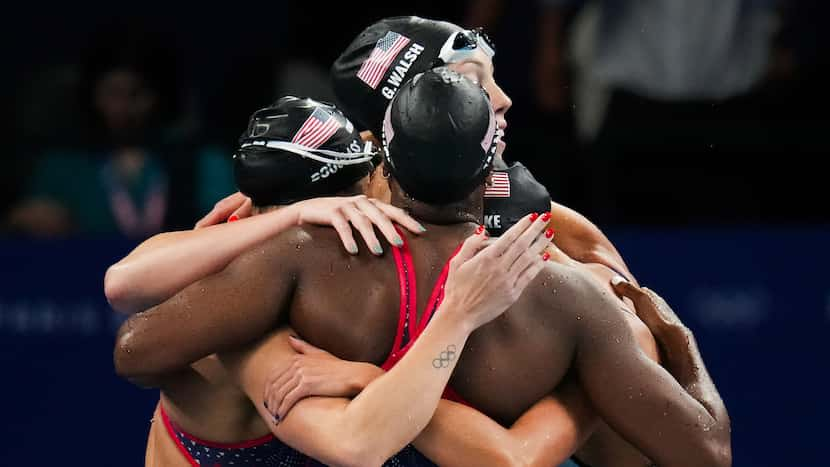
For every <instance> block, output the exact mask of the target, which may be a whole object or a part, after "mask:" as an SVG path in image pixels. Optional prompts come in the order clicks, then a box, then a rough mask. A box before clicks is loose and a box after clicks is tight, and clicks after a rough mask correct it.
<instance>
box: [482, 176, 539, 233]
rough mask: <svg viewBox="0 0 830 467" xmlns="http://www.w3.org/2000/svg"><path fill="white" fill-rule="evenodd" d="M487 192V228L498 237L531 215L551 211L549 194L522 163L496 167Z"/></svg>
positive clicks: (485, 204)
mask: <svg viewBox="0 0 830 467" xmlns="http://www.w3.org/2000/svg"><path fill="white" fill-rule="evenodd" d="M490 180H491V183H490V185H489V186H488V187H487V189H486V190H485V191H484V226H485V227H486V228H487V231H488V232H489V233H490V235H492V236H493V237H498V236H500V235H501V234H503V233H504V232H506V231H507V229H509V228H510V227H513V225H515V224H516V223H517V222H519V221H520V220H522V219H523V218H524V217H525V216H527V215H528V214H530V213H534V212H536V213H540V214H541V213H543V212H547V211H550V201H551V199H550V194H549V193H548V190H547V188H545V186H544V185H542V184H541V183H539V182H537V181H536V179H535V178H534V177H533V175H532V174H531V173H530V171H529V170H527V167H525V166H524V165H522V164H521V163H519V162H514V163H513V164H511V165H509V166H508V165H505V164H501V166H499V164H494V166H493V171H492V172H490Z"/></svg>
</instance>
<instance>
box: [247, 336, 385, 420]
mask: <svg viewBox="0 0 830 467" xmlns="http://www.w3.org/2000/svg"><path fill="white" fill-rule="evenodd" d="M289 343H290V344H291V347H292V348H293V349H294V350H295V351H296V352H297V355H295V356H294V357H293V362H292V363H291V366H289V367H288V368H287V369H285V370H283V371H282V372H279V373H275V374H273V375H272V376H271V378H269V380H268V382H267V383H266V385H265V395H264V397H263V400H264V405H265V408H266V409H267V410H268V411H269V412H270V413H271V415H273V416H274V421H275V422H279V421H280V420H282V419H284V418H285V416H286V415H287V414H288V411H289V410H291V408H292V407H293V406H294V404H296V403H297V402H299V401H300V400H302V399H303V398H306V397H310V396H322V397H354V396H356V395H357V394H359V393H360V391H362V390H363V388H364V387H366V386H367V385H368V384H369V383H370V382H371V381H372V380H374V379H375V378H377V377H379V376H380V375H382V374H383V370H381V369H380V368H378V367H376V366H374V365H372V364H369V363H360V362H349V361H346V360H341V359H339V358H337V357H335V356H334V355H332V354H330V353H328V352H326V351H325V350H322V349H319V348H317V347H314V346H313V345H311V344H309V343H308V342H305V341H304V340H301V339H299V338H296V337H294V336H291V337H290V338H289Z"/></svg>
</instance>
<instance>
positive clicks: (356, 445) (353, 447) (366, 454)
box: [342, 438, 394, 467]
mask: <svg viewBox="0 0 830 467" xmlns="http://www.w3.org/2000/svg"><path fill="white" fill-rule="evenodd" d="M347 439H348V438H347ZM393 455H394V453H386V452H384V451H383V449H381V448H380V447H379V446H378V443H372V442H369V440H356V439H351V440H350V441H349V442H348V446H345V447H344V449H343V463H342V465H343V466H344V467H361V466H371V467H374V466H377V467H380V466H382V465H383V463H384V462H386V461H387V459H389V458H390V457H392V456H393Z"/></svg>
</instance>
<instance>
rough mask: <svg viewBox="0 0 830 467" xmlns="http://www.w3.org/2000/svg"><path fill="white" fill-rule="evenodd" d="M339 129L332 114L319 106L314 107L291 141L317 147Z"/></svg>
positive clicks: (313, 147)
mask: <svg viewBox="0 0 830 467" xmlns="http://www.w3.org/2000/svg"><path fill="white" fill-rule="evenodd" d="M339 129H340V123H339V122H338V121H337V119H336V118H334V116H332V115H331V114H330V113H328V112H326V111H325V110H323V109H321V108H316V109H314V112H312V113H311V115H309V116H308V118H307V119H306V121H305V123H303V126H301V127H300V129H299V130H298V131H297V134H295V135H294V138H292V139H291V142H292V143H294V144H299V145H300V146H305V147H307V148H309V149H317V148H319V147H320V146H322V145H323V143H325V142H326V141H328V139H329V138H331V135H333V134H335V133H336V132H337V130H339Z"/></svg>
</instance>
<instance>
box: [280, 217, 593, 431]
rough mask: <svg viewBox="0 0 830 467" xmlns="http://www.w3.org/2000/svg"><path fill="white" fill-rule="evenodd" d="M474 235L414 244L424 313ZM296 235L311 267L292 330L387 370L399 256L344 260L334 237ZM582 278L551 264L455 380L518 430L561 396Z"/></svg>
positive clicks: (304, 274) (487, 333)
mask: <svg viewBox="0 0 830 467" xmlns="http://www.w3.org/2000/svg"><path fill="white" fill-rule="evenodd" d="M474 228H475V226H474V225H472V224H469V225H465V226H462V227H459V226H457V225H456V226H449V227H442V226H432V227H430V228H429V233H428V234H426V235H424V236H423V237H414V238H410V239H409V244H410V248H411V252H412V255H413V261H414V265H415V274H416V276H417V285H418V287H417V296H418V313H419V315H420V313H421V312H422V311H423V309H424V305H425V303H426V301H427V299H428V295H429V293H430V291H431V289H432V286H433V284H434V283H435V281H436V280H437V278H438V276H439V274H440V272H441V269H442V267H443V266H444V263H445V262H446V261H447V259H448V258H449V257H450V255H451V254H452V252H453V251H454V249H455V248H456V247H457V246H458V245H459V244H460V243H461V242H462V241H463V239H464V238H466V236H468V235H469V234H471V233H472V231H473V229H474ZM293 235H295V236H296V237H295V239H294V241H295V242H296V246H297V247H298V248H297V254H300V255H303V257H304V259H303V261H302V263H301V269H300V271H299V274H298V280H297V284H296V288H295V289H294V292H293V295H292V299H291V302H290V304H289V306H288V313H289V314H288V322H290V324H291V326H292V327H293V328H294V330H295V331H297V333H299V334H300V336H301V337H303V338H304V339H306V340H307V341H309V342H310V343H312V344H314V345H316V346H319V347H321V348H323V349H326V350H328V351H329V352H331V353H333V354H334V355H336V356H338V357H340V358H343V359H347V360H355V361H366V362H371V363H374V364H377V365H379V364H380V363H382V362H383V361H384V360H385V359H386V357H387V355H388V353H389V351H390V350H391V348H392V344H393V340H394V337H395V331H396V328H397V321H398V308H399V303H400V292H399V290H400V287H399V282H398V277H397V273H396V270H395V267H394V263H393V261H392V259H391V255H389V254H387V255H385V256H386V257H385V258H383V259H381V260H378V259H376V258H372V257H369V256H368V255H362V256H357V257H352V256H349V255H346V254H344V253H340V250H339V248H338V245H339V243H338V242H339V240H338V239H337V237H336V234H334V233H333V232H332V231H331V230H330V229H324V228H303V229H298V230H297V232H295V233H294V234H293ZM578 274H579V272H578V271H576V270H574V269H571V268H569V267H568V266H564V265H560V264H551V265H550V266H548V269H547V271H545V272H543V273H542V274H541V275H540V276H539V278H538V279H537V280H536V281H535V283H534V284H531V286H530V287H529V288H528V291H527V292H525V294H524V296H523V297H522V298H521V299H520V300H519V301H518V302H517V303H516V304H515V305H514V306H513V307H512V308H511V309H510V310H508V311H507V312H506V313H505V314H504V315H502V316H500V317H499V318H497V319H496V320H495V321H493V322H491V323H489V324H487V325H485V326H483V327H481V328H480V329H478V330H477V331H476V332H474V333H473V335H472V336H471V338H470V341H469V343H468V344H467V349H466V350H465V351H464V353H463V354H462V357H461V361H460V362H459V366H458V368H457V369H456V372H455V374H454V376H453V378H452V380H451V385H452V386H453V388H454V389H455V390H456V391H457V392H458V393H459V394H460V395H461V396H462V397H463V398H464V399H465V400H467V401H468V402H470V403H471V404H472V405H473V406H475V407H477V408H479V409H480V410H481V411H483V412H484V413H486V414H487V415H489V416H491V417H493V418H494V419H496V420H497V421H499V422H501V423H503V424H508V425H509V424H510V423H512V422H513V421H515V420H516V419H517V418H518V417H519V416H520V415H521V414H522V413H523V412H524V411H525V410H526V409H527V408H529V407H530V406H531V405H533V404H534V403H535V402H537V401H538V400H539V399H541V398H542V397H544V396H546V395H548V394H549V393H550V392H551V391H552V390H553V389H554V388H556V386H557V385H558V384H559V383H560V381H561V380H562V379H563V378H564V377H565V376H566V374H567V372H568V369H569V367H570V366H571V361H572V358H573V353H574V349H575V341H574V339H573V338H572V333H571V329H572V328H573V325H574V323H573V322H574V321H578V318H576V317H574V316H573V315H572V314H570V313H567V312H564V311H566V310H567V308H568V300H569V298H572V297H573V294H572V293H568V289H569V288H571V287H572V286H571V284H570V283H569V281H570V280H571V277H572V276H574V275H578ZM563 312H564V313H563ZM505 388H509V392H505Z"/></svg>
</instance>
